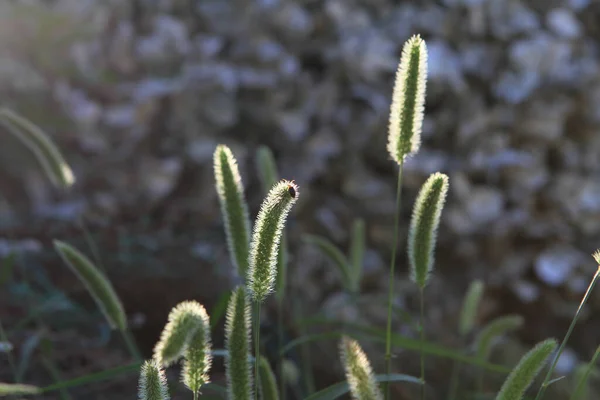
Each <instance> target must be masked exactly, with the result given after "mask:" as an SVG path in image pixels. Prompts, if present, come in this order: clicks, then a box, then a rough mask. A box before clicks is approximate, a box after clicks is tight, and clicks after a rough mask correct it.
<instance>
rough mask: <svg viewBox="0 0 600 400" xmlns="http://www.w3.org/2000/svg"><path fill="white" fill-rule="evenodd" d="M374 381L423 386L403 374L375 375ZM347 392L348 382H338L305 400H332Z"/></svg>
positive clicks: (413, 378) (348, 389)
mask: <svg viewBox="0 0 600 400" xmlns="http://www.w3.org/2000/svg"><path fill="white" fill-rule="evenodd" d="M375 380H376V381H377V382H378V383H382V382H408V383H415V384H417V385H422V384H423V382H421V380H420V379H419V378H415V377H414V376H410V375H403V374H389V375H375ZM349 391H350V386H349V385H348V382H339V383H336V384H334V385H331V386H329V387H327V388H325V389H323V390H320V391H318V392H317V393H314V394H312V395H310V396H308V397H307V398H306V399H305V400H334V399H337V398H339V397H341V396H343V395H345V394H346V393H348V392H349Z"/></svg>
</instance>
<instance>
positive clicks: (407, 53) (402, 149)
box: [387, 35, 427, 164]
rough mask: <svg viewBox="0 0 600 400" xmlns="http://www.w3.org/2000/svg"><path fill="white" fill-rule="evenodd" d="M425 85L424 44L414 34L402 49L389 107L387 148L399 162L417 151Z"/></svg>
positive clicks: (425, 60) (425, 59)
mask: <svg viewBox="0 0 600 400" xmlns="http://www.w3.org/2000/svg"><path fill="white" fill-rule="evenodd" d="M426 84H427V47H426V45H425V41H424V40H423V39H421V37H420V36H419V35H414V36H412V37H411V38H410V39H409V40H408V41H407V42H406V43H405V44H404V47H403V48H402V55H401V57H400V64H399V66H398V71H397V72H396V81H395V83H394V91H393V95H392V96H393V97H392V105H391V107H390V118H389V134H388V146H387V149H388V152H389V153H390V155H391V157H392V159H393V160H394V161H396V162H397V163H398V164H401V163H403V161H404V159H405V158H406V157H407V156H409V155H411V154H414V153H416V152H417V151H418V150H419V146H420V144H421V129H422V125H423V112H424V108H425V89H426Z"/></svg>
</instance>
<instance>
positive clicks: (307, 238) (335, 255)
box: [303, 235, 350, 289]
mask: <svg viewBox="0 0 600 400" xmlns="http://www.w3.org/2000/svg"><path fill="white" fill-rule="evenodd" d="M303 239H304V242H306V243H308V244H312V245H314V246H317V247H318V248H319V250H321V251H322V252H323V254H325V255H326V256H327V257H329V259H331V261H333V263H334V265H335V266H336V267H338V270H339V271H340V274H341V275H342V283H343V285H344V287H345V288H346V289H348V288H349V287H350V271H349V267H348V266H349V265H350V264H349V262H348V259H347V258H346V256H345V255H344V253H342V251H341V250H340V249H339V248H337V247H336V246H335V245H334V244H333V243H331V242H330V241H329V240H328V239H325V238H324V237H321V236H317V235H304V236H303Z"/></svg>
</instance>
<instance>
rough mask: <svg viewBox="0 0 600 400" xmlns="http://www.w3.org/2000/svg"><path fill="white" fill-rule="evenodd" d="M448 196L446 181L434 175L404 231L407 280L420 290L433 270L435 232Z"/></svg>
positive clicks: (425, 185)
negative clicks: (416, 285)
mask: <svg viewBox="0 0 600 400" xmlns="http://www.w3.org/2000/svg"><path fill="white" fill-rule="evenodd" d="M447 192H448V177H447V176H446V175H444V174H441V173H439V172H436V173H434V174H431V175H430V176H429V178H428V179H427V181H426V182H425V183H424V184H423V186H422V187H421V190H420V191H419V194H418V196H417V200H416V201H415V205H414V208H413V214H412V219H411V221H410V229H409V231H408V260H409V263H410V277H411V279H412V280H413V281H414V282H415V283H417V284H418V285H419V287H420V288H424V287H425V286H426V285H427V281H428V280H429V275H430V274H431V271H432V269H433V264H434V251H435V244H436V241H437V229H438V225H439V223H440V217H441V215H442V208H443V207H444V202H445V200H446V193H447Z"/></svg>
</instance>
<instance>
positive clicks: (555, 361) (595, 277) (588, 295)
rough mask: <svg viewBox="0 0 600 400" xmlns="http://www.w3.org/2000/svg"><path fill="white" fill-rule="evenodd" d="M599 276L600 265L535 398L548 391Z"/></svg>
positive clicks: (537, 399) (536, 399)
mask: <svg viewBox="0 0 600 400" xmlns="http://www.w3.org/2000/svg"><path fill="white" fill-rule="evenodd" d="M599 276H600V266H599V267H598V270H597V271H596V273H595V274H594V277H593V278H592V282H591V283H590V285H589V286H588V288H587V290H586V292H585V295H584V296H583V299H582V300H581V303H579V307H578V308H577V311H576V312H575V316H574V317H573V320H572V321H571V325H570V326H569V329H568V330H567V334H566V335H565V338H564V339H563V341H562V343H561V344H560V346H559V348H558V351H557V352H556V355H555V356H554V359H553V360H552V365H551V366H550V368H549V369H548V372H547V373H546V377H545V378H544V382H543V383H542V385H541V386H540V389H539V391H538V393H537V396H535V400H540V399H541V398H542V397H543V396H544V393H545V392H546V389H547V388H548V386H549V383H548V382H549V381H550V377H551V376H552V372H554V368H555V367H556V364H557V363H558V359H559V358H560V355H561V354H562V352H563V350H564V348H565V345H566V344H567V341H568V340H569V337H571V333H572V332H573V328H575V324H576V323H577V320H578V319H579V314H580V313H581V310H582V309H583V306H584V305H585V303H586V302H587V300H588V298H589V297H590V294H591V293H592V290H593V289H594V286H595V285H596V281H597V280H598V277H599Z"/></svg>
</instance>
